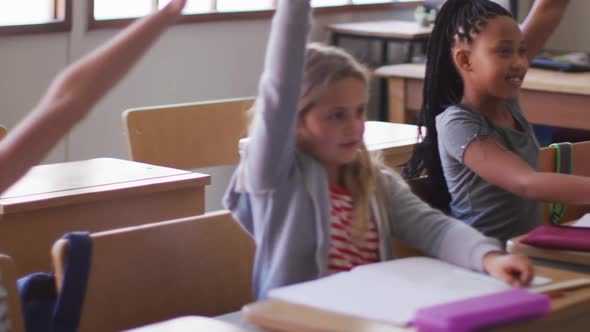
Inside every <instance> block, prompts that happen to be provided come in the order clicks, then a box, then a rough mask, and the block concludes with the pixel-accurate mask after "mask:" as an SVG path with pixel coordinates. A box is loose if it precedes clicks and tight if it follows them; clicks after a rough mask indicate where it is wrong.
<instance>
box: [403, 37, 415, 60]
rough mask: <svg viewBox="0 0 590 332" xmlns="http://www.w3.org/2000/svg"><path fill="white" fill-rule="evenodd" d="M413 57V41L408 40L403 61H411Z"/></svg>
mask: <svg viewBox="0 0 590 332" xmlns="http://www.w3.org/2000/svg"><path fill="white" fill-rule="evenodd" d="M413 58H414V42H412V41H409V42H408V52H407V53H406V59H405V61H404V62H405V63H411V62H412V59H413Z"/></svg>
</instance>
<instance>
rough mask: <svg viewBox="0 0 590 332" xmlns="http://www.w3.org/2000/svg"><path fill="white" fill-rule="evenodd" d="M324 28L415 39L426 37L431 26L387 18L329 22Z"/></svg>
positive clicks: (359, 34)
mask: <svg viewBox="0 0 590 332" xmlns="http://www.w3.org/2000/svg"><path fill="white" fill-rule="evenodd" d="M326 30H328V31H330V32H332V33H339V34H347V35H354V36H365V37H380V38H398V39H407V40H417V39H428V38H429V37H430V34H431V33H432V26H429V27H423V26H421V25H419V24H418V23H416V22H414V21H397V20H388V21H369V22H355V23H340V24H330V25H327V26H326Z"/></svg>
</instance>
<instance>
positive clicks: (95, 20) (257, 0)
mask: <svg viewBox="0 0 590 332" xmlns="http://www.w3.org/2000/svg"><path fill="white" fill-rule="evenodd" d="M278 1H279V0H188V3H187V6H186V8H185V9H184V14H185V18H184V19H183V21H185V22H187V21H189V22H192V21H202V20H215V19H231V18H248V17H269V16H270V15H271V13H272V10H273V9H274V8H275V6H276V3H277V2H278ZM280 1H288V0H280ZM168 2H170V0H126V1H121V0H90V17H89V22H90V26H91V27H113V26H120V25H122V24H126V23H127V21H128V19H130V18H136V17H140V16H144V15H146V14H148V13H150V12H152V11H153V10H155V9H156V8H162V7H163V6H165V5H166V4H167V3H168ZM311 3H312V5H313V6H314V7H318V8H322V10H326V11H329V10H331V9H334V10H342V9H354V10H358V9H360V8H364V7H367V8H371V6H373V7H374V6H376V5H380V6H393V5H400V4H404V5H406V6H416V5H418V4H420V3H422V1H410V0H312V2H311ZM384 8H385V7H384Z"/></svg>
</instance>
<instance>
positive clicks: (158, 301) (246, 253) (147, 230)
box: [53, 211, 254, 332]
mask: <svg viewBox="0 0 590 332" xmlns="http://www.w3.org/2000/svg"><path fill="white" fill-rule="evenodd" d="M91 237H92V242H93V249H92V252H93V253H92V262H91V268H90V276H89V279H88V286H87V291H86V297H85V302H84V305H83V309H82V314H81V320H80V328H79V331H81V332H84V331H120V330H123V329H129V328H133V327H138V326H141V325H145V324H149V323H154V322H158V321H163V320H166V319H170V318H173V317H178V316H183V315H203V316H215V315H220V314H224V313H227V312H231V311H236V310H238V309H240V308H241V306H242V305H244V304H246V303H248V302H250V301H252V300H253V296H252V290H251V280H252V278H251V271H252V264H253V257H254V242H253V240H252V239H251V238H250V236H249V235H248V234H247V233H246V232H245V231H244V230H243V229H242V228H241V227H240V226H239V225H238V224H237V223H236V222H234V221H233V219H232V218H231V215H230V214H229V212H227V211H218V212H215V213H212V214H207V215H202V216H197V217H191V218H184V219H177V220H172V221H166V222H162V223H157V224H148V225H144V226H137V227H130V228H123V229H119V230H113V231H108V232H101V233H95V234H92V235H91ZM66 255H67V245H66V242H65V241H63V240H60V241H57V242H56V243H55V245H54V248H53V262H54V265H55V272H56V282H57V284H58V285H60V284H61V281H62V280H63V262H64V258H65V256H66Z"/></svg>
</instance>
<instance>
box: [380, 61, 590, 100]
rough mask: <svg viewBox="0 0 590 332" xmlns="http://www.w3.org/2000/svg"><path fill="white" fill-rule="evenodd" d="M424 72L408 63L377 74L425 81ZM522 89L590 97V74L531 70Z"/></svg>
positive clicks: (381, 69)
mask: <svg viewBox="0 0 590 332" xmlns="http://www.w3.org/2000/svg"><path fill="white" fill-rule="evenodd" d="M424 71H425V65H424V64H416V63H408V64H400V65H390V66H383V67H381V68H378V69H377V70H376V71H375V74H376V75H377V76H382V77H399V78H411V79H420V80H422V79H424ZM522 88H523V89H527V90H535V91H544V92H555V93H569V94H578V95H590V72H588V73H563V72H560V71H554V70H545V69H538V68H530V69H529V71H528V73H527V75H526V76H525V79H524V82H523V85H522Z"/></svg>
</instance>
